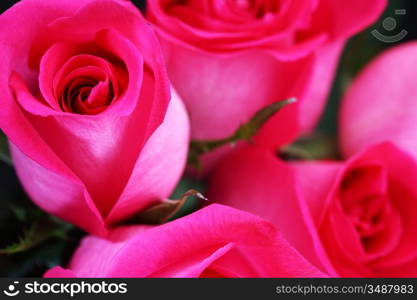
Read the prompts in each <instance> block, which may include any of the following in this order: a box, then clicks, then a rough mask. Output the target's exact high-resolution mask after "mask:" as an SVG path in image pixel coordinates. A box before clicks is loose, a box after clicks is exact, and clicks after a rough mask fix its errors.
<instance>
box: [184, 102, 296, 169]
mask: <svg viewBox="0 0 417 300" xmlns="http://www.w3.org/2000/svg"><path fill="white" fill-rule="evenodd" d="M296 101H297V100H296V99H295V98H289V99H286V100H282V101H278V102H274V103H272V104H270V105H268V106H266V107H264V108H262V109H261V110H259V111H258V112H256V113H255V115H254V116H253V117H252V118H251V119H250V120H249V121H248V122H247V123H244V124H242V125H241V126H240V127H239V128H238V129H237V130H236V131H235V133H234V134H233V135H231V136H229V137H227V138H225V139H221V140H213V141H191V145H190V153H189V159H188V163H189V164H190V165H192V166H194V167H196V168H199V167H201V164H200V161H199V157H200V155H202V154H204V153H207V152H210V151H212V150H214V149H216V148H219V147H221V146H224V145H227V144H232V145H233V144H235V143H237V142H239V141H247V140H250V139H251V138H252V137H254V136H255V135H256V133H257V132H258V131H259V129H260V128H261V127H262V126H263V125H264V124H265V123H266V122H267V121H268V120H269V119H270V118H271V117H272V116H273V115H275V114H276V113H277V112H279V111H280V110H281V109H283V108H284V107H286V106H287V105H289V104H291V103H294V102H296Z"/></svg>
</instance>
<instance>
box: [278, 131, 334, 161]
mask: <svg viewBox="0 0 417 300" xmlns="http://www.w3.org/2000/svg"><path fill="white" fill-rule="evenodd" d="M278 155H279V156H280V157H281V158H282V159H284V160H320V159H339V157H340V155H339V153H338V147H337V142H336V141H335V140H334V139H332V138H331V137H329V136H327V135H322V134H315V135H312V136H308V137H303V138H301V139H299V140H297V141H296V142H294V143H293V144H291V145H289V146H286V147H284V148H282V149H280V150H279V153H278Z"/></svg>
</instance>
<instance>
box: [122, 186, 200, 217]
mask: <svg viewBox="0 0 417 300" xmlns="http://www.w3.org/2000/svg"><path fill="white" fill-rule="evenodd" d="M194 197H195V198H197V199H199V200H207V198H206V197H204V196H203V194H201V193H200V192H198V191H196V190H189V191H187V192H186V193H184V194H183V195H182V196H181V198H180V199H178V200H170V199H166V200H164V201H162V202H161V203H158V204H156V205H154V206H152V207H150V208H148V209H146V210H144V211H142V212H140V213H138V214H137V215H136V216H135V217H134V218H132V219H131V220H129V224H132V223H134V224H163V223H166V222H168V221H170V220H172V219H173V218H174V216H176V215H177V214H178V212H179V211H180V210H181V208H182V207H183V206H184V205H185V204H186V203H187V201H188V200H189V199H190V198H194Z"/></svg>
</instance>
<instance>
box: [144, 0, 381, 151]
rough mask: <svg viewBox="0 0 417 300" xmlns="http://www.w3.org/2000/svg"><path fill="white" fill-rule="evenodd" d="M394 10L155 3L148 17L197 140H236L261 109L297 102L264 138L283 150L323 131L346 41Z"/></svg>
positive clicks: (310, 1)
mask: <svg viewBox="0 0 417 300" xmlns="http://www.w3.org/2000/svg"><path fill="white" fill-rule="evenodd" d="M385 4H386V1H385V0H372V1H362V0H355V1H338V0H318V1H316V0H300V1H295V0H286V1H278V0H261V1H226V0H218V1H212V0H192V1H176V0H150V1H148V2H147V10H148V11H147V16H148V18H149V20H150V21H151V22H152V23H153V24H154V25H155V27H156V31H157V33H158V36H159V38H160V40H161V43H162V46H163V47H162V48H163V51H164V54H165V57H166V61H167V66H168V73H169V76H170V79H171V80H172V82H173V85H174V87H175V88H176V90H177V91H178V93H179V95H180V96H181V98H182V99H183V100H184V102H185V105H186V107H187V109H188V111H189V113H190V119H191V125H192V126H191V128H192V138H193V139H198V140H207V139H220V138H224V137H227V136H229V135H231V134H232V133H233V132H234V131H235V130H236V129H237V127H238V126H239V125H240V124H241V123H243V122H246V121H247V120H248V119H249V118H250V117H251V116H252V115H253V114H254V113H255V112H256V111H257V110H259V109H260V108H262V107H264V106H266V105H267V104H270V103H272V102H275V101H279V100H283V99H286V98H288V97H297V98H298V99H299V101H298V103H297V104H295V105H292V107H291V108H290V107H288V108H286V109H285V110H283V111H282V112H280V113H279V114H278V115H277V117H276V118H273V119H271V120H270V122H268V124H266V126H265V127H264V129H263V131H262V132H261V133H260V140H262V141H264V142H266V143H272V144H273V145H274V146H277V145H279V144H283V143H286V142H288V141H289V140H291V139H292V138H293V137H294V136H295V135H297V134H298V133H299V131H300V130H301V131H306V130H309V129H311V128H312V127H313V126H314V125H315V123H316V121H317V120H318V118H319V116H320V113H321V111H322V110H323V107H324V104H325V99H326V96H327V93H328V91H329V88H330V84H331V82H332V79H333V74H334V71H335V67H336V65H337V62H338V57H339V55H340V53H341V50H342V48H343V45H344V43H345V41H346V39H347V38H349V37H350V36H352V35H353V34H355V33H357V32H358V31H360V30H362V29H363V28H365V27H366V26H367V25H369V24H371V23H372V22H373V21H375V20H376V18H377V17H378V16H379V14H380V13H381V12H382V11H383V9H384V7H385ZM262 136H265V137H266V138H265V139H263V138H262Z"/></svg>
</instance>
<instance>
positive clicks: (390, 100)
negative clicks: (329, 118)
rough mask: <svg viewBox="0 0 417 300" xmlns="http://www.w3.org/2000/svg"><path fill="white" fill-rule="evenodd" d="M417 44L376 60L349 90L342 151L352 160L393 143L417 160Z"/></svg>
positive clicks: (408, 44)
mask: <svg viewBox="0 0 417 300" xmlns="http://www.w3.org/2000/svg"><path fill="white" fill-rule="evenodd" d="M416 76H417V43H416V42H411V43H407V44H404V45H401V46H399V47H394V48H392V49H390V50H388V51H386V52H384V53H383V54H382V55H381V56H379V57H378V58H377V59H375V60H374V61H372V62H371V63H370V64H369V66H367V67H366V68H365V69H364V70H363V71H362V72H361V74H360V75H359V76H358V77H357V78H356V79H355V80H354V82H353V83H352V85H351V86H350V87H349V89H348V91H347V93H346V95H345V97H344V99H343V102H342V104H343V105H342V109H341V120H340V128H341V131H340V140H341V150H342V151H343V153H344V155H345V156H347V157H349V156H351V155H353V154H355V153H357V152H359V151H361V150H362V149H364V148H366V147H367V146H369V145H371V144H374V143H378V142H381V141H386V140H388V141H391V142H393V143H395V144H397V145H399V146H401V147H402V148H403V149H405V150H407V151H409V152H410V153H412V154H413V155H414V156H415V157H417V131H416V124H417V84H416Z"/></svg>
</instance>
